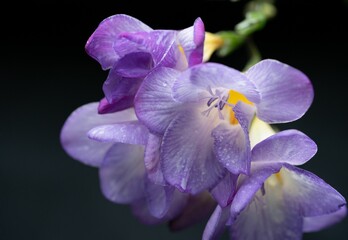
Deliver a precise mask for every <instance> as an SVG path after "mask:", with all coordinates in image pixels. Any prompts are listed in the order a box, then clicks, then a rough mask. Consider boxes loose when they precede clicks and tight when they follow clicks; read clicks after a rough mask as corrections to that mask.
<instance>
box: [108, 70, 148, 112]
mask: <svg viewBox="0 0 348 240" xmlns="http://www.w3.org/2000/svg"><path fill="white" fill-rule="evenodd" d="M142 81H143V78H126V77H122V76H120V75H119V74H118V73H117V69H115V68H113V69H111V70H110V71H109V74H108V77H107V79H106V80H105V82H104V84H103V91H104V94H105V97H106V99H107V100H108V102H109V103H110V104H115V103H118V102H120V101H127V100H129V101H130V102H129V104H128V105H132V104H133V99H134V96H135V94H136V93H137V91H138V88H139V86H140V84H141V83H142Z"/></svg>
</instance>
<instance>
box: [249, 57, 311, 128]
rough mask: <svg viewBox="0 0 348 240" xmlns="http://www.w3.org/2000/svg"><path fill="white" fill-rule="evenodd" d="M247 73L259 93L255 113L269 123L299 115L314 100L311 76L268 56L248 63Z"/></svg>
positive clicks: (281, 121) (290, 119)
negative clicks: (259, 99) (251, 65)
mask: <svg viewBox="0 0 348 240" xmlns="http://www.w3.org/2000/svg"><path fill="white" fill-rule="evenodd" d="M246 76H247V77H248V78H249V79H250V80H251V81H253V82H254V83H255V85H256V87H257V89H258V90H259V92H260V94H261V99H262V100H261V101H260V103H258V104H257V116H258V117H259V118H260V119H261V120H263V121H265V122H268V123H283V122H290V121H294V120H296V119H298V118H300V117H302V116H303V115H304V114H305V112H306V111H307V110H308V108H309V107H310V105H311V104H312V101H313V96H314V91H313V86H312V84H311V82H310V80H309V79H308V78H307V76H306V75H305V74H303V73H302V72H301V71H299V70H297V69H295V68H293V67H291V66H289V65H287V64H284V63H281V62H279V61H277V60H272V59H267V60H262V61H260V62H259V63H257V64H255V65H254V66H253V67H251V68H250V69H249V70H248V71H247V72H246Z"/></svg>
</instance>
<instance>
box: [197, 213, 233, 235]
mask: <svg viewBox="0 0 348 240" xmlns="http://www.w3.org/2000/svg"><path fill="white" fill-rule="evenodd" d="M229 216H230V211H229V208H228V207H226V208H221V207H220V206H217V207H216V208H215V210H214V212H213V214H212V215H211V217H210V218H209V221H208V223H207V225H206V226H205V229H204V232H203V238H202V240H214V239H220V237H221V235H222V234H223V232H224V231H225V230H226V223H227V220H228V218H229Z"/></svg>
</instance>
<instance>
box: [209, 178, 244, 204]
mask: <svg viewBox="0 0 348 240" xmlns="http://www.w3.org/2000/svg"><path fill="white" fill-rule="evenodd" d="M237 178H238V175H233V174H231V173H227V174H226V176H225V177H224V178H223V179H222V180H221V181H220V182H219V183H218V184H217V185H216V186H215V187H214V188H213V189H212V190H210V193H211V194H212V196H213V197H214V199H215V200H216V201H217V203H218V204H219V205H220V206H221V207H226V206H227V205H228V204H230V203H231V202H232V199H233V196H234V192H235V188H236V183H237Z"/></svg>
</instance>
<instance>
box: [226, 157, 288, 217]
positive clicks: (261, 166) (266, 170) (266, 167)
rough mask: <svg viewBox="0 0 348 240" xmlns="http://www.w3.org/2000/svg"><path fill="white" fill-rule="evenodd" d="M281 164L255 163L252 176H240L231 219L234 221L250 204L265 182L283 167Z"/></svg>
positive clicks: (232, 204) (232, 205)
mask: <svg viewBox="0 0 348 240" xmlns="http://www.w3.org/2000/svg"><path fill="white" fill-rule="evenodd" d="M281 167H282V165H281V164H279V163H278V164H275V163H272V164H269V163H268V164H267V163H253V164H252V168H251V174H250V176H243V175H241V177H240V180H239V181H240V182H239V184H238V189H237V192H236V194H235V196H234V198H233V201H232V203H231V220H232V221H234V220H235V219H236V218H237V216H238V215H239V214H240V213H241V212H242V211H243V210H244V209H245V208H246V207H247V206H248V205H249V203H250V202H251V201H252V200H253V198H254V195H255V194H256V192H257V191H259V190H260V189H261V187H262V186H263V184H264V182H265V181H266V179H267V178H268V177H270V176H271V175H272V174H273V173H276V172H278V171H279V170H280V169H281Z"/></svg>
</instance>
